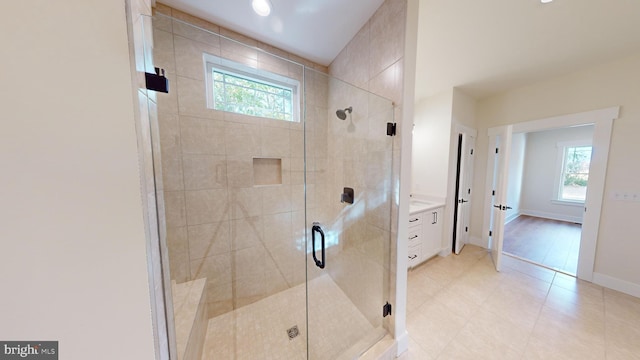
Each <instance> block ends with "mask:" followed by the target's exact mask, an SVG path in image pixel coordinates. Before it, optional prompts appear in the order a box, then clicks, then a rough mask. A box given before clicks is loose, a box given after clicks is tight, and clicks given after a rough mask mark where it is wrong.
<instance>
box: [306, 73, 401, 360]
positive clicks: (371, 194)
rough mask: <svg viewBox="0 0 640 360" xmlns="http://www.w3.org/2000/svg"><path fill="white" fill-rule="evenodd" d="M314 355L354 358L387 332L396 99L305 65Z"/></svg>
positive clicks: (310, 351) (310, 330) (310, 342)
mask: <svg viewBox="0 0 640 360" xmlns="http://www.w3.org/2000/svg"><path fill="white" fill-rule="evenodd" d="M305 102H306V114H305V115H306V116H305V121H306V122H305V185H306V229H307V230H306V232H307V236H306V238H307V244H306V248H307V312H308V329H307V330H308V334H307V336H308V359H352V358H355V357H357V356H359V355H360V354H362V353H363V352H364V351H366V350H367V349H368V348H369V347H370V346H371V345H373V344H374V343H375V342H377V341H378V340H379V339H380V338H382V337H383V336H384V334H386V332H387V330H386V329H385V327H386V326H385V322H384V317H383V307H384V305H385V303H386V302H387V300H388V299H389V263H390V261H389V260H390V239H391V204H392V196H391V194H392V186H391V179H392V137H390V136H387V123H388V122H393V105H392V103H391V101H389V100H387V99H384V98H381V97H379V96H377V95H374V94H371V93H368V92H367V91H364V90H362V89H359V88H356V87H354V86H351V85H349V84H346V83H344V82H342V81H340V80H337V79H334V78H331V77H329V76H327V75H325V74H322V73H318V72H316V71H313V70H309V69H306V70H305Z"/></svg>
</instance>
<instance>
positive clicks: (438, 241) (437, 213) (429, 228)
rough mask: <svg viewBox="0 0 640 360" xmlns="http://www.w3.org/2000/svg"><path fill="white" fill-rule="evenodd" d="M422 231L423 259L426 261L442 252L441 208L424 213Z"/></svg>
mask: <svg viewBox="0 0 640 360" xmlns="http://www.w3.org/2000/svg"><path fill="white" fill-rule="evenodd" d="M422 229H423V251H422V254H423V257H424V259H425V260H426V259H428V258H430V257H432V256H434V255H436V254H437V253H439V252H440V250H442V208H438V209H433V210H430V211H427V212H426V213H424V217H423V221H422Z"/></svg>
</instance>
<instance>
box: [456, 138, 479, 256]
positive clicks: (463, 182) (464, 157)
mask: <svg viewBox="0 0 640 360" xmlns="http://www.w3.org/2000/svg"><path fill="white" fill-rule="evenodd" d="M475 140H476V139H475V137H474V136H472V135H469V134H465V133H462V134H461V137H460V142H461V143H460V145H459V146H460V149H461V151H460V170H459V183H458V191H457V193H458V198H457V199H456V201H457V222H456V241H455V248H454V252H455V253H456V254H460V252H461V251H462V248H463V247H464V245H465V244H468V243H469V222H470V217H471V216H470V215H471V184H472V182H473V159H474V158H473V153H474V150H473V148H474V146H475Z"/></svg>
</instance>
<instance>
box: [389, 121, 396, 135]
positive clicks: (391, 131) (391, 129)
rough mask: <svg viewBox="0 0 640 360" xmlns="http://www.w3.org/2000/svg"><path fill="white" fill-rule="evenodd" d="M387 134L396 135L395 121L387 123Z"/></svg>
mask: <svg viewBox="0 0 640 360" xmlns="http://www.w3.org/2000/svg"><path fill="white" fill-rule="evenodd" d="M387 135H389V136H395V135H396V123H387Z"/></svg>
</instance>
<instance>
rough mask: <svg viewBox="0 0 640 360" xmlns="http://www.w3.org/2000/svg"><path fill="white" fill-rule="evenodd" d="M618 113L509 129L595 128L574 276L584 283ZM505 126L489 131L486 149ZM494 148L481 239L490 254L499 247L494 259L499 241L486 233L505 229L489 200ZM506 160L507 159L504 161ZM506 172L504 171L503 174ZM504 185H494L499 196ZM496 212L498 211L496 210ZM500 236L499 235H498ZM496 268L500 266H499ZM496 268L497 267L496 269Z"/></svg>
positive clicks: (557, 118) (569, 117) (592, 257)
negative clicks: (498, 226) (591, 126)
mask: <svg viewBox="0 0 640 360" xmlns="http://www.w3.org/2000/svg"><path fill="white" fill-rule="evenodd" d="M619 114H620V107H619V106H615V107H610V108H604V109H599V110H593V111H587V112H581V113H575V114H569V115H561V116H554V117H549V118H544V119H539V120H532V121H526V122H521V123H515V124H512V125H508V126H511V127H512V129H511V132H510V133H523V132H533V131H542V130H550V129H558V128H564V127H571V126H580V125H590V124H593V125H594V133H593V149H594V151H593V155H592V158H591V164H590V167H589V187H588V188H587V197H586V200H585V214H584V219H583V224H582V237H581V239H580V254H579V258H578V271H577V277H578V278H580V279H583V280H587V281H592V280H593V272H594V265H595V256H596V243H597V238H598V229H599V226H600V214H601V209H602V202H603V197H604V184H605V177H606V170H607V162H608V158H609V147H610V143H611V132H612V128H613V120H615V119H617V118H618V116H619ZM505 128H506V126H499V127H494V128H490V129H489V131H488V135H489V148H490V149H491V147H492V145H493V144H495V141H496V139H497V138H498V136H499V135H504V131H505ZM504 145H506V144H503V146H502V148H501V149H500V152H502V150H503V149H504V153H505V154H509V153H510V152H511V146H510V144H509V147H508V148H507V147H506V146H504ZM492 151H495V149H491V151H490V152H489V157H488V159H487V178H486V189H485V209H487V210H489V207H491V210H490V211H485V217H484V224H483V234H482V236H483V238H485V239H486V240H487V243H488V244H489V248H490V249H491V250H492V254H493V253H494V245H495V246H496V249H495V250H496V251H497V246H500V254H495V255H492V256H493V257H494V259H495V258H496V257H498V261H499V256H500V255H501V252H502V249H501V246H502V244H501V242H502V239H501V238H499V239H496V233H495V232H493V233H492V234H493V236H489V231H491V230H492V229H491V227H494V228H495V227H496V226H494V224H495V223H496V222H497V223H498V224H502V225H501V226H502V228H503V230H504V219H502V220H500V219H499V214H498V213H494V211H493V209H496V208H493V205H494V204H499V201H500V199H498V198H495V199H492V196H491V192H492V190H493V189H494V183H493V178H494V172H495V171H496V170H497V169H496V166H495V161H494V156H493V155H492V154H491V152H492ZM507 160H508V159H507ZM505 172H506V171H505ZM503 176H505V177H508V175H507V174H503ZM498 178H500V177H499V176H498ZM506 185H507V184H506V182H504V183H503V184H496V186H495V188H498V187H500V186H505V188H504V190H505V191H502V192H501V193H506ZM497 194H498V189H496V195H497ZM492 200H494V202H492ZM496 210H497V209H496ZM493 215H496V218H495V219H494V218H493ZM498 235H501V234H498ZM498 265H499V264H498ZM498 267H499V266H498Z"/></svg>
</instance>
